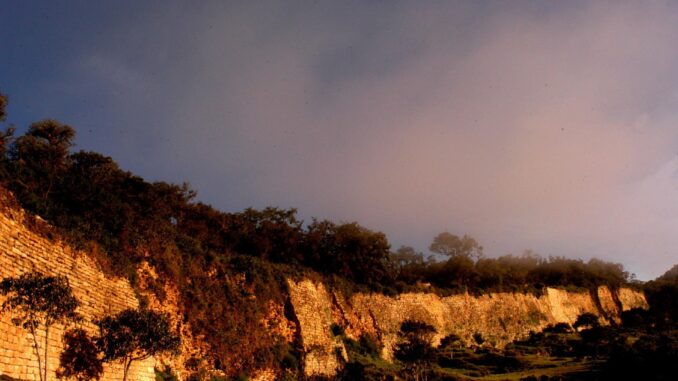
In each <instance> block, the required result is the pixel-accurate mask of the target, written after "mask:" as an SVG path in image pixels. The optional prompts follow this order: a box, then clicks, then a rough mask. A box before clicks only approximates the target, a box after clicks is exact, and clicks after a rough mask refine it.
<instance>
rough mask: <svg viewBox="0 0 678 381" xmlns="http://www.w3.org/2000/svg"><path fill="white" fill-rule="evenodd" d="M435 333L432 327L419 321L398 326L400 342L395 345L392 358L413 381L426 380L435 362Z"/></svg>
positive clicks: (408, 321)
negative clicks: (402, 366)
mask: <svg viewBox="0 0 678 381" xmlns="http://www.w3.org/2000/svg"><path fill="white" fill-rule="evenodd" d="M435 333H436V330H435V328H433V326H431V325H430V324H426V323H423V322H419V321H412V320H407V321H405V322H403V323H402V324H401V326H400V336H401V339H402V341H401V342H400V343H399V344H397V345H396V347H395V351H394V356H395V358H396V359H398V360H399V361H401V362H403V364H404V365H405V369H406V370H407V371H408V372H409V373H410V375H411V376H412V378H413V379H414V380H415V381H419V380H421V381H426V380H427V378H428V373H429V371H430V368H431V364H432V363H433V361H434V360H435V349H434V348H433V335H434V334H435Z"/></svg>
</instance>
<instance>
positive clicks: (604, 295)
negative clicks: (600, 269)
mask: <svg viewBox="0 0 678 381" xmlns="http://www.w3.org/2000/svg"><path fill="white" fill-rule="evenodd" d="M288 283H289V289H290V297H291V301H292V304H293V306H294V312H295V315H296V318H297V320H298V322H299V326H300V334H301V339H302V343H303V346H304V349H305V351H306V359H305V372H306V374H307V375H315V374H322V375H331V374H335V373H336V370H337V367H338V364H339V362H340V361H339V358H340V357H343V356H345V349H344V347H343V344H342V343H341V342H340V341H339V340H338V339H337V338H336V337H334V336H333V334H332V332H331V329H330V327H331V326H332V325H333V324H338V325H340V326H342V327H344V328H345V331H346V334H347V336H349V337H351V338H353V339H358V338H359V337H360V336H361V335H372V336H373V337H376V338H378V339H380V341H381V342H382V344H383V350H382V351H383V353H382V356H383V357H385V358H387V359H388V358H391V356H392V348H393V346H394V344H395V343H396V341H397V338H398V330H399V329H400V325H401V323H402V322H404V321H405V320H418V321H422V322H426V323H428V324H431V325H432V326H433V327H435V329H436V331H437V334H436V338H435V340H437V341H438V340H440V339H441V338H443V337H445V336H447V335H449V334H456V335H457V336H459V337H461V339H462V340H463V341H465V342H466V343H467V344H469V345H471V344H474V343H475V340H474V339H473V335H474V334H480V335H482V337H483V338H484V339H485V341H486V343H487V344H486V345H492V346H495V347H503V346H505V345H506V344H508V343H510V342H511V341H513V340H516V339H520V338H524V337H526V336H527V335H529V333H530V331H540V330H541V329H543V328H544V327H545V326H547V325H549V324H555V323H560V322H565V323H569V324H572V323H574V321H575V320H576V318H577V316H579V315H580V314H582V313H584V312H591V313H594V314H596V315H598V316H599V317H600V318H601V320H602V321H603V322H609V321H610V320H616V319H618V318H619V314H620V313H621V311H623V310H628V309H631V308H635V307H640V308H647V302H646V301H645V297H644V295H643V294H642V293H640V292H637V291H634V290H631V289H627V288H623V289H621V290H619V292H616V293H613V292H611V291H610V290H609V289H608V288H607V287H600V288H598V290H597V292H594V293H587V292H568V291H564V290H559V289H555V288H547V289H546V290H545V292H544V294H543V295H542V296H539V297H537V296H535V295H531V294H519V293H492V294H487V295H482V296H478V297H476V296H471V295H469V294H462V295H453V296H447V297H441V296H438V295H436V294H432V293H408V294H402V295H399V296H397V297H388V296H384V295H379V294H354V295H352V296H350V297H345V296H343V295H341V294H339V293H335V292H332V291H329V290H327V289H326V287H325V286H324V285H323V284H322V283H315V282H312V281H309V280H302V281H299V282H295V281H288Z"/></svg>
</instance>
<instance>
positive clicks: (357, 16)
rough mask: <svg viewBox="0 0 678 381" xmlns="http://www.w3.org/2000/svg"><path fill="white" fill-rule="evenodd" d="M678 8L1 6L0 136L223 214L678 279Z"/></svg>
mask: <svg viewBox="0 0 678 381" xmlns="http://www.w3.org/2000/svg"><path fill="white" fill-rule="evenodd" d="M676 41H678V4H676V3H675V2H674V3H672V2H670V1H642V2H640V1H638V2H633V1H609V2H607V1H596V2H584V1H567V2H564V1H563V2H546V1H545V2H536V1H511V2H505V1H468V2H464V1H454V2H448V1H424V0H421V1H367V0H362V1H331V2H330V1H256V2H253V1H215V2H210V1H201V2H193V1H183V2H182V1H144V2H139V1H115V2H91V1H67V2H65V1H49V2H47V1H42V2H40V1H37V2H36V1H9V0H0V91H2V92H3V93H6V94H8V95H9V98H10V104H9V107H8V114H9V115H8V120H7V122H8V123H13V124H15V125H16V126H17V127H18V128H19V130H21V129H25V128H26V127H27V126H28V125H29V124H30V123H31V122H34V121H37V120H39V119H42V118H55V119H58V120H60V121H62V122H64V123H67V124H69V125H71V126H73V127H75V128H76V130H77V132H78V137H77V140H76V143H77V148H78V149H84V150H94V151H98V152H101V153H104V154H106V155H110V156H112V157H113V158H114V159H115V160H116V161H117V162H118V163H120V165H121V166H122V167H123V168H125V169H128V170H130V171H132V172H134V173H136V174H139V175H141V176H143V177H145V178H146V179H149V180H163V181H170V182H177V183H180V182H183V181H187V182H189V183H190V184H191V186H192V187H193V188H194V189H196V190H197V191H198V199H199V200H201V201H204V202H206V203H209V204H212V205H213V206H215V207H217V208H220V209H222V210H225V211H238V210H242V209H244V208H246V207H256V208H260V207H265V206H279V207H283V208H288V207H295V208H298V211H299V215H300V216H301V217H302V218H304V219H305V220H307V221H308V220H310V218H311V217H313V216H315V217H318V218H327V219H331V220H335V221H358V222H359V223H360V224H362V225H363V226H366V227H368V228H370V229H373V230H378V231H383V232H384V233H386V234H387V236H388V238H389V240H390V242H391V243H392V246H393V247H394V248H397V247H398V246H400V245H403V244H405V245H411V246H414V247H415V248H416V249H418V250H421V251H424V252H426V251H427V247H428V245H429V243H430V242H431V240H432V238H433V237H434V236H435V235H436V234H437V233H439V232H442V231H449V232H451V233H454V234H458V235H461V234H469V235H471V236H473V237H475V238H476V239H477V240H478V241H479V242H480V243H481V244H483V245H484V246H485V251H486V254H487V255H488V256H497V255H503V254H507V253H513V254H521V253H522V252H523V251H524V250H526V249H531V250H533V251H535V252H537V253H540V254H542V255H544V256H549V255H562V256H567V257H572V258H583V259H585V260H587V259H589V258H592V257H597V258H601V259H604V260H608V261H614V262H621V263H623V264H624V265H625V267H626V268H627V269H628V270H630V271H631V272H634V273H635V274H636V275H637V277H638V278H639V279H643V280H648V279H652V278H654V277H656V276H658V275H660V274H662V273H663V272H664V271H666V270H668V269H669V268H670V267H671V266H672V265H674V264H676V263H678V156H677V155H678V123H677V122H678V44H676Z"/></svg>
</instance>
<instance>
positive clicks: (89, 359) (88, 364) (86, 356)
mask: <svg viewBox="0 0 678 381" xmlns="http://www.w3.org/2000/svg"><path fill="white" fill-rule="evenodd" d="M63 342H64V349H63V351H62V352H61V354H60V355H59V364H60V365H59V368H58V369H57V371H56V375H57V378H59V379H67V380H68V379H71V380H76V381H89V380H99V379H100V378H101V375H102V374H103V372H104V366H103V362H102V360H101V358H99V348H97V346H96V344H95V343H94V341H93V340H92V339H91V338H90V337H89V335H87V332H85V331H84V330H83V329H81V328H75V329H70V330H68V331H66V332H65V333H64V338H63Z"/></svg>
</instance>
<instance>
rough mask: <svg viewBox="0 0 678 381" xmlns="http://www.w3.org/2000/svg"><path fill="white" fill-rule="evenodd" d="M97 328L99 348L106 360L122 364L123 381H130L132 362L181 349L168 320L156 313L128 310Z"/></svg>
mask: <svg viewBox="0 0 678 381" xmlns="http://www.w3.org/2000/svg"><path fill="white" fill-rule="evenodd" d="M96 324H97V325H98V326H99V337H97V339H96V344H97V347H98V348H99V349H100V350H101V352H103V355H104V357H103V360H104V361H107V362H108V361H120V362H122V365H123V378H122V379H123V381H126V380H127V375H128V372H129V369H130V366H131V365H132V362H134V361H137V360H144V359H147V358H149V357H151V356H154V355H156V354H160V353H163V352H175V351H177V350H178V348H179V343H180V342H179V336H178V335H177V334H175V333H174V332H172V330H171V329H170V324H169V321H168V319H167V317H166V316H165V315H163V314H160V313H157V312H154V311H150V310H146V309H142V310H132V309H127V310H124V311H122V312H120V313H118V314H117V315H114V316H107V317H105V318H103V319H101V320H99V321H97V322H96Z"/></svg>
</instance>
